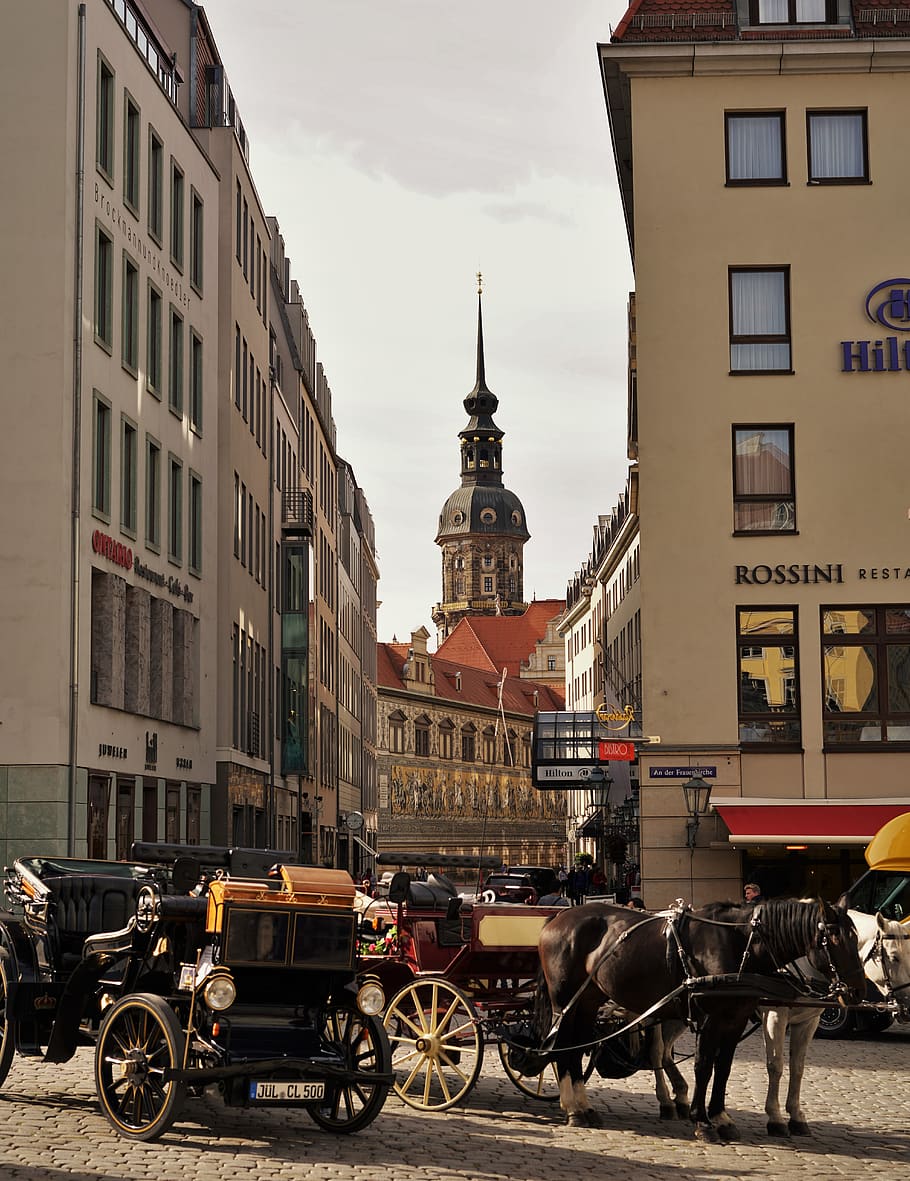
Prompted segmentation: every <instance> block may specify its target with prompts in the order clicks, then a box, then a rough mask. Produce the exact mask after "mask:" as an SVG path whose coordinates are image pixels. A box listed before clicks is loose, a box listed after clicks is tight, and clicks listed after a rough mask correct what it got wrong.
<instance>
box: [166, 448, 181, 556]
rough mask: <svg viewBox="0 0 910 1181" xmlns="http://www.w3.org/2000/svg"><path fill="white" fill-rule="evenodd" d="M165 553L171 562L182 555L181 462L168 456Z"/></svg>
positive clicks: (175, 457)
mask: <svg viewBox="0 0 910 1181" xmlns="http://www.w3.org/2000/svg"><path fill="white" fill-rule="evenodd" d="M167 489H168V491H167V555H168V557H169V558H170V559H171V561H172V562H180V561H181V559H182V557H183V464H182V463H181V462H180V460H179V459H178V458H177V456H176V455H172V456H171V457H170V463H169V471H168V484H167Z"/></svg>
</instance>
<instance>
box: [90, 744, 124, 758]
mask: <svg viewBox="0 0 910 1181" xmlns="http://www.w3.org/2000/svg"><path fill="white" fill-rule="evenodd" d="M128 757H129V751H128V750H127V748H126V747H125V746H111V744H110V743H109V742H99V743H98V758H99V759H125V758H128Z"/></svg>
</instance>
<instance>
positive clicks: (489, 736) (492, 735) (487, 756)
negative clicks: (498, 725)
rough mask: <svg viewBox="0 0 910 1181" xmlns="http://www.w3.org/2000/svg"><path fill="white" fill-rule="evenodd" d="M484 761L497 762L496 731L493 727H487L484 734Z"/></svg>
mask: <svg viewBox="0 0 910 1181" xmlns="http://www.w3.org/2000/svg"><path fill="white" fill-rule="evenodd" d="M483 761H484V762H485V763H495V762H496V731H495V730H494V729H493V727H492V726H487V728H486V729H485V730H484V732H483Z"/></svg>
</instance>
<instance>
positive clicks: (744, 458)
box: [733, 426, 796, 533]
mask: <svg viewBox="0 0 910 1181" xmlns="http://www.w3.org/2000/svg"><path fill="white" fill-rule="evenodd" d="M733 529H734V532H736V533H795V532H796V500H795V496H794V491H793V427H792V426H780V427H769V426H735V427H734V428H733Z"/></svg>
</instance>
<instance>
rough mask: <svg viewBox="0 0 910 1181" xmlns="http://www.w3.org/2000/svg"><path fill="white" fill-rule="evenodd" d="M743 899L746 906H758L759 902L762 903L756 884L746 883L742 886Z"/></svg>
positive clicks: (760, 893)
mask: <svg viewBox="0 0 910 1181" xmlns="http://www.w3.org/2000/svg"><path fill="white" fill-rule="evenodd" d="M743 898H744V899H745V903H746V906H758V904H759V902H764V898H763V897H762V892H761V886H760V885H759V884H758V882H746V884H745V885H744V886H743Z"/></svg>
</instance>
